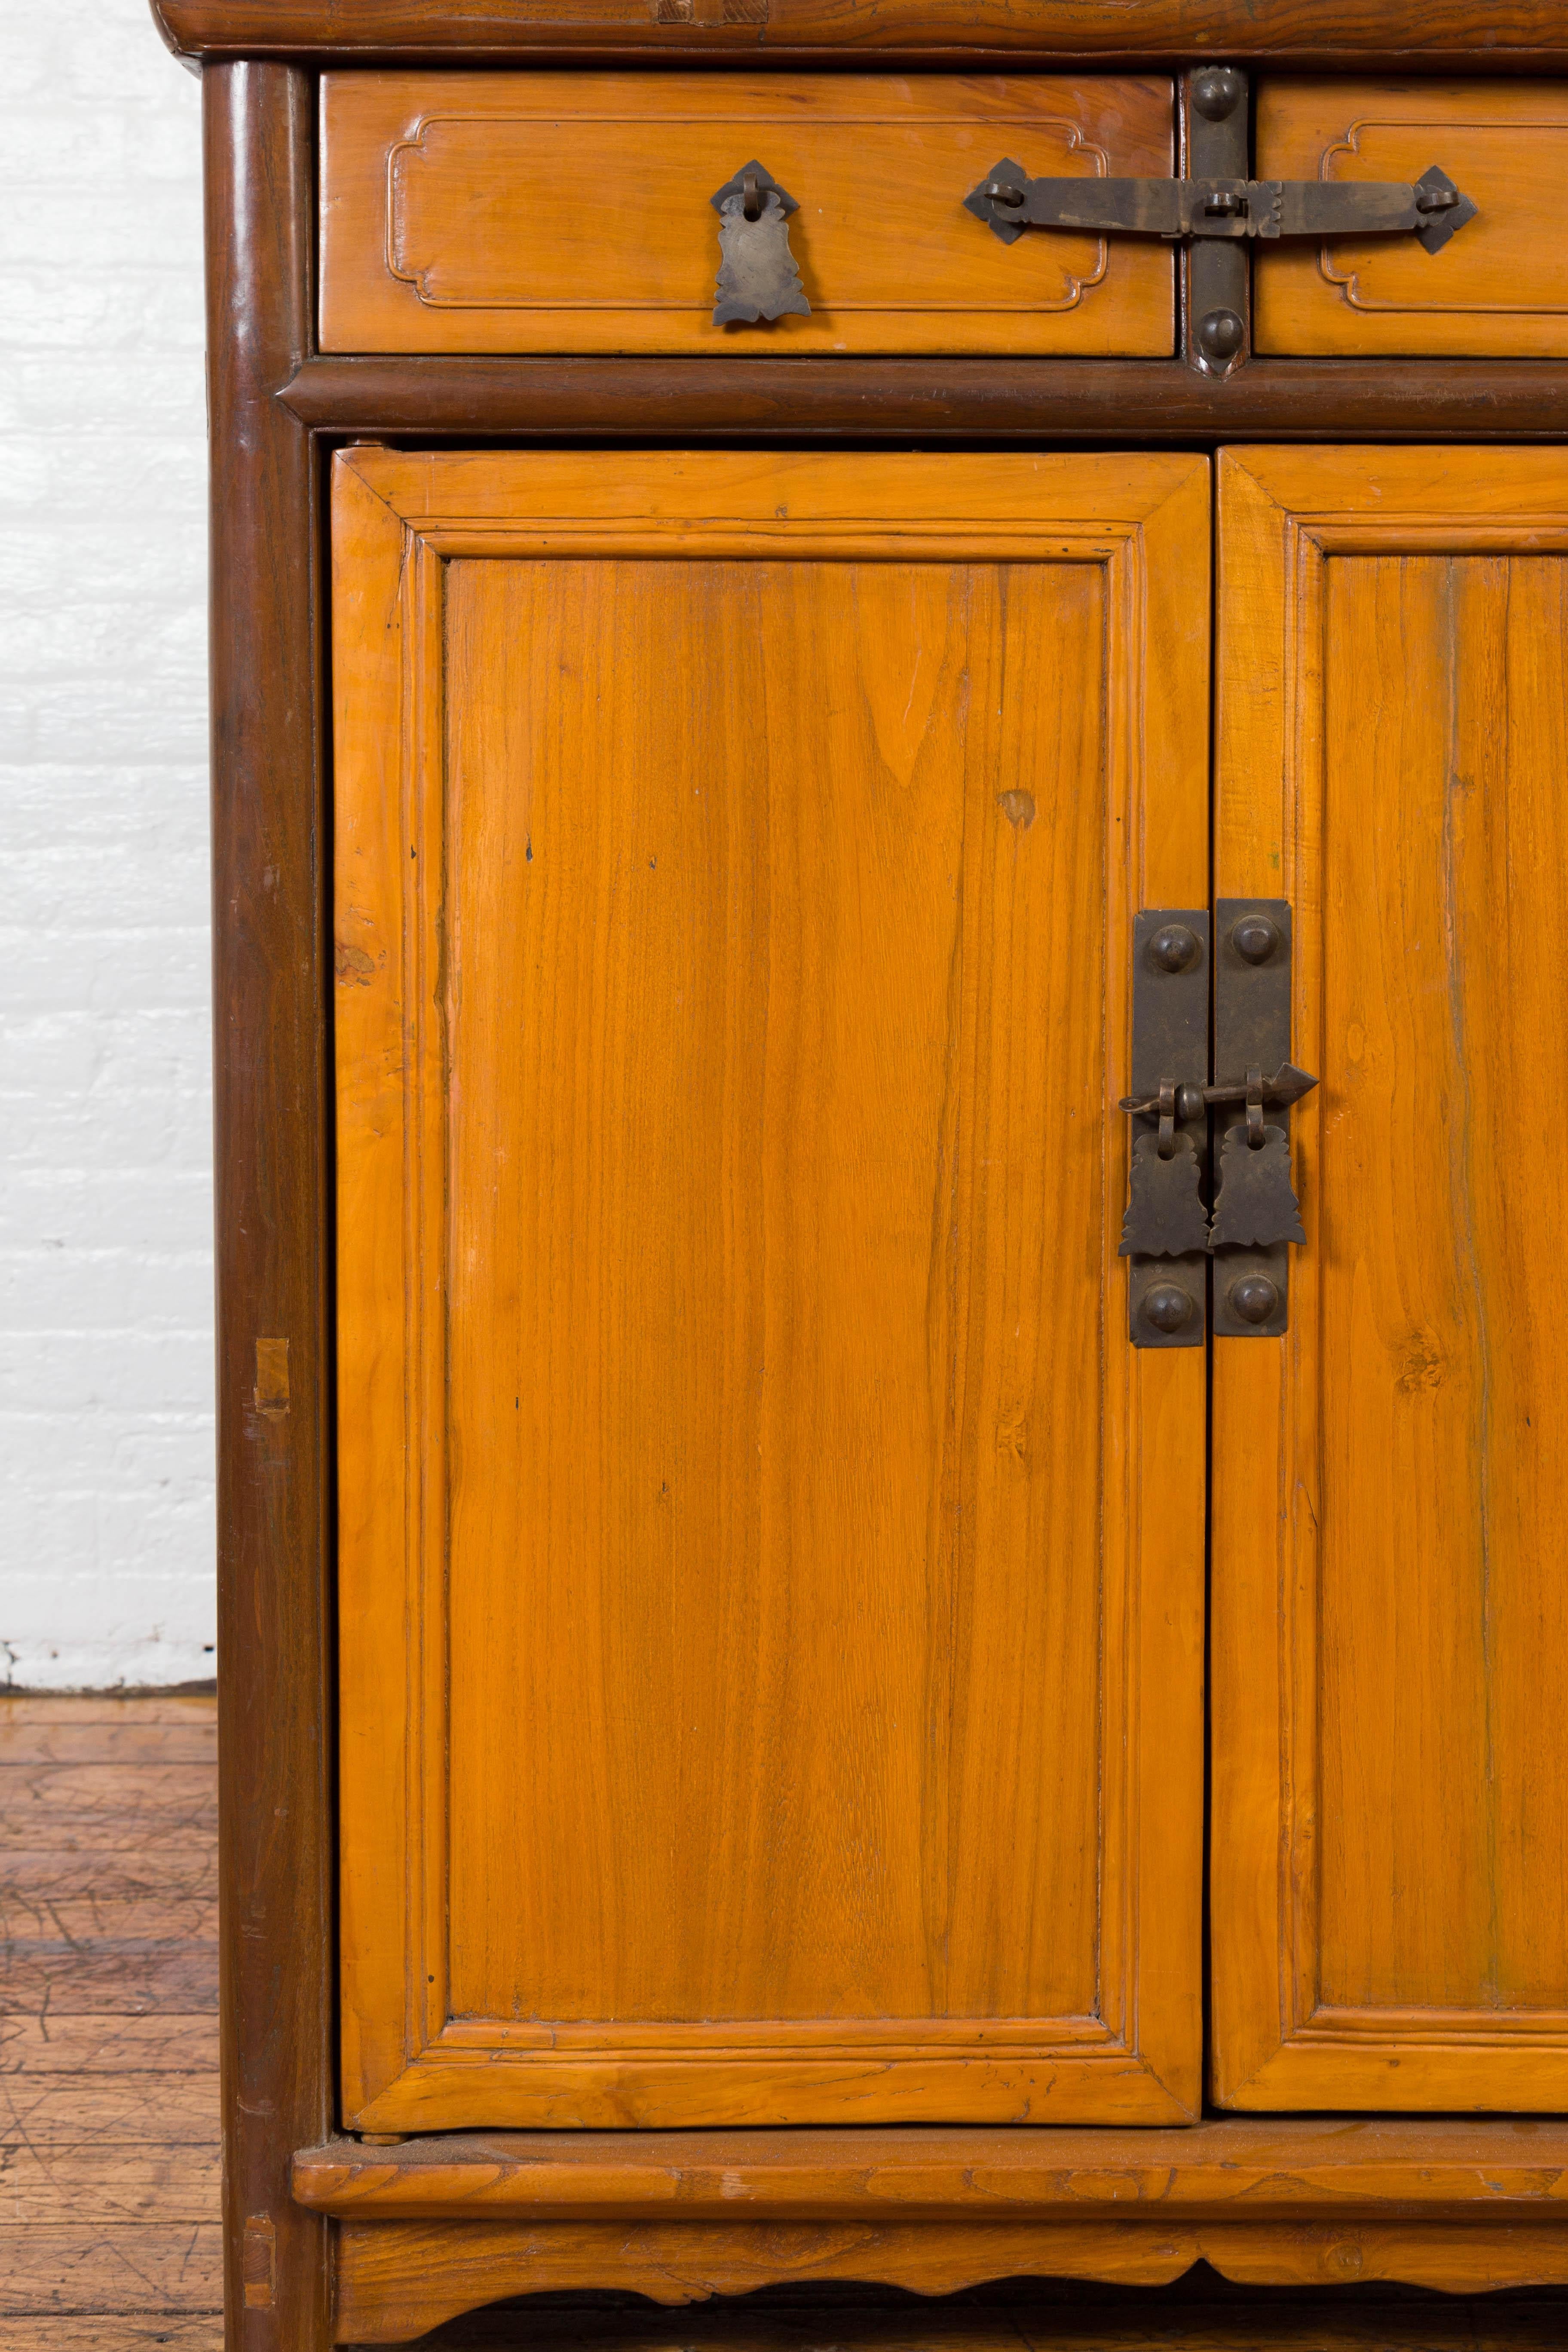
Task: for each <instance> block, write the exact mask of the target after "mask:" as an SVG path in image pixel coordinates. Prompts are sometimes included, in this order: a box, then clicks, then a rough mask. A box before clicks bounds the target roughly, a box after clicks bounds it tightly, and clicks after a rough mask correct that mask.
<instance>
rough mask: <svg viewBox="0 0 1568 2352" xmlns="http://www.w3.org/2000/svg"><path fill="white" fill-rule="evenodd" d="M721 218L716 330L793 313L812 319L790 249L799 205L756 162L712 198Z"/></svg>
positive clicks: (715, 316)
mask: <svg viewBox="0 0 1568 2352" xmlns="http://www.w3.org/2000/svg"><path fill="white" fill-rule="evenodd" d="M709 201H710V204H711V205H712V206H713V209H714V211H715V212H716V213H717V214H718V215H719V250H720V253H721V257H722V258H721V261H720V265H719V284H718V287H717V289H716V299H715V301H714V305H713V324H714V325H715V326H716V327H729V326H735V325H752V324H754V322H755V321H756V320H758V319H782V318H784V317H785V316H786V315H787V314H789V313H794V314H795V316H796V317H799V318H803V319H808V318H809V317H810V316H811V304H810V303H809V302H808V301H807V300H806V299H805V289H804V287H803V286H802V285H801V282H800V272H799V270H798V269H797V268H795V256H794V254H793V253H791V251H790V249H789V216H790V215H791V213H795V212H798V211H799V210H800V206H799V205H797V204H796V202H795V198H794V197H793V196H792V195H791V194H790V193H789V191H788V189H787V188H781V187H780V185H779V184H778V182H777V181H776V180H775V179H774V178H773V173H771V172H766V171H764V170H763V166H762V165H761V164H760V163H757V162H756V161H755V160H754V159H753V161H752V162H751V163H746V164H743V165H742V168H741V170H740V171H738V172H737V173H736V174H735V176H734V178H733V179H732V180H726V181H725V183H724V184H723V186H722V187H721V188H718V189H715V191H714V193H713V194H712V195H711V196H710V199H709Z"/></svg>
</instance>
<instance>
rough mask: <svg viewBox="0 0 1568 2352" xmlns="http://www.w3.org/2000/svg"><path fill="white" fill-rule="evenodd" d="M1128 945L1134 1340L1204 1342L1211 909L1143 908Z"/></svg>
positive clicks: (1147, 1343)
mask: <svg viewBox="0 0 1568 2352" xmlns="http://www.w3.org/2000/svg"><path fill="white" fill-rule="evenodd" d="M1132 940H1133V976H1132V1073H1131V1075H1132V1082H1133V1085H1134V1087H1136V1088H1138V1089H1139V1092H1138V1094H1137V1097H1136V1107H1135V1108H1133V1132H1132V1152H1131V1166H1130V1171H1129V1192H1128V1203H1127V1213H1126V1216H1125V1218H1124V1220H1123V1222H1122V1227H1121V1255H1122V1256H1123V1257H1124V1258H1126V1259H1127V1260H1128V1270H1127V1276H1128V1279H1127V1328H1128V1336H1129V1337H1130V1339H1131V1341H1132V1344H1133V1346H1134V1347H1137V1348H1201V1347H1202V1345H1203V1343H1204V1333H1205V1324H1206V1321H1207V1316H1206V1312H1205V1300H1206V1297H1207V1289H1208V1284H1207V1276H1206V1273H1205V1267H1206V1265H1207V1250H1208V1212H1207V1210H1206V1209H1205V1206H1204V1201H1203V1181H1204V1176H1205V1172H1206V1170H1207V1166H1208V1109H1207V1106H1206V1104H1205V1100H1204V1088H1205V1084H1206V1082H1207V1077H1208V999H1209V955H1208V944H1209V918H1208V910H1207V908H1202V907H1199V908H1184V907H1180V908H1171V907H1164V908H1144V909H1143V910H1142V913H1141V914H1140V915H1139V916H1138V918H1137V919H1136V921H1135V923H1134V925H1133V933H1132ZM1124 1108H1125V1106H1124Z"/></svg>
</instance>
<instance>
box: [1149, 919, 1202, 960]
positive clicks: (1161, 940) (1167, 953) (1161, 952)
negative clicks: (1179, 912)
mask: <svg viewBox="0 0 1568 2352" xmlns="http://www.w3.org/2000/svg"><path fill="white" fill-rule="evenodd" d="M1197 954H1198V935H1197V933H1196V932H1195V931H1192V930H1189V929H1187V926H1186V924H1185V923H1162V925H1161V926H1160V929H1158V930H1157V931H1156V932H1155V934H1154V936H1153V938H1152V940H1150V942H1149V961H1150V962H1151V963H1152V964H1154V965H1156V966H1157V967H1158V969H1159V970H1160V971H1186V970H1187V969H1188V967H1189V966H1190V965H1191V964H1192V963H1193V962H1194V960H1195V958H1196V956H1197Z"/></svg>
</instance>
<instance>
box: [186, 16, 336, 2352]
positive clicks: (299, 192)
mask: <svg viewBox="0 0 1568 2352" xmlns="http://www.w3.org/2000/svg"><path fill="white" fill-rule="evenodd" d="M203 93H204V110H205V159H206V166H205V168H206V244H207V344H208V351H209V353H210V359H209V364H208V414H209V418H210V427H211V448H212V467H213V476H212V513H211V558H212V573H211V578H212V588H211V625H212V730H213V803H212V804H213V873H214V906H215V908H216V910H217V919H216V922H215V927H214V941H213V1001H214V1048H215V1115H216V1217H217V1286H218V1311H217V1321H218V1359H217V1396H218V1496H217V1515H218V1658H219V1661H220V1665H221V1671H222V1675H223V1679H224V1702H223V1713H222V1717H221V1722H220V1742H219V1807H220V1811H221V1814H222V1823H223V1841H224V1853H225V1864H224V1902H223V1915H222V1920H221V1937H220V1941H221V1999H222V2009H223V2016H224V2051H225V2056H224V2068H225V2077H224V2113H225V2136H226V2137H225V2147H226V2161H225V2184H226V2187H225V2194H226V2242H227V2246H228V2250H229V2262H230V2281H229V2301H230V2308H231V2312H232V2314H233V2317H232V2321H231V2329H230V2337H229V2342H230V2347H231V2352H239V2347H245V2352H279V2347H283V2346H284V2345H287V2347H288V2352H312V2347H317V2346H319V2345H321V2344H324V2343H325V2342H326V2341H327V2316H326V2285H325V2263H326V2253H327V2247H326V2232H325V2231H324V2230H323V2228H322V2227H321V2224H320V2223H319V2222H317V2221H314V2220H312V2219H311V2217H310V2216H309V2215H307V2214H304V2213H301V2212H300V2211H299V2210H298V2209H297V2208H294V2207H292V2206H290V2204H289V2193H288V2172H289V2157H290V2155H291V2154H292V2152H293V2150H294V2148H296V2147H299V2146H300V2142H301V2141H302V2140H304V2139H309V2138H314V2137H319V2135H320V2134H321V2131H323V2130H325V2129H326V2128H327V2126H328V2123H329V2120H330V2118H331V2102H332V2080H331V1998H332V1997H331V1984H332V1954H331V1944H332V1906H331V1886H330V1876H331V1864H330V1855H331V1824H330V1816H329V1802H330V1797H329V1790H330V1780H331V1728H330V1727H331V1692H330V1690H329V1686H328V1674H327V1604H328V1590H327V1560H328V1557H329V1546H330V1528H329V1517H328V1469H329V1454H328V1442H329V1427H328V1414H329V1406H330V1392H329V1380H328V1367H329V1363H330V1359H331V1331H330V1319H329V1312H328V1306H327V1275H328V1232H329V1200H328V1185H327V1165H326V1136H327V1089H326V1070H325V1065H326V1057H327V1050H328V1034H327V1020H326V1006H327V1003H328V1001H329V982H328V979H327V969H326V956H325V950H326V945H327V929H326V926H327V907H326V903H325V898H324V886H323V852H324V846H325V835H324V832H323V827H322V815H321V810H322V793H323V781H324V780H323V775H322V771H321V761H320V758H319V751H318V730H319V727H320V723H321V709H320V706H319V701H318V698H317V695H316V691H315V680H316V677H317V675H318V670H319V667H320V663H321V644H320V638H319V623H320V583H319V572H318V565H319V548H318V543H317V535H316V520H315V514H316V508H315V501H316V492H317V476H316V470H315V463H314V457H313V454H312V447H311V442H310V435H309V434H308V433H307V432H305V431H303V430H302V429H301V428H300V425H298V424H297V422H296V421H295V420H294V419H293V418H292V417H290V415H289V413H288V412H287V410H285V409H283V408H282V407H281V406H280V405H279V403H278V402H277V400H276V398H275V396H274V395H275V394H276V392H277V390H278V388H279V385H280V384H282V383H286V382H287V381H288V379H289V376H290V375H291V374H292V373H294V372H295V370H296V369H297V368H298V366H299V364H300V358H301V356H302V354H303V352H304V351H305V349H306V347H307V345H308V342H309V341H310V247H309V235H310V209H311V202H312V193H313V192H312V177H313V154H312V138H311V121H310V95H311V93H310V86H309V84H308V82H307V80H306V78H305V76H304V75H303V74H302V73H300V72H299V71H297V70H295V69H294V68H291V67H288V66H282V65H268V64H249V63H246V64H237V65H225V66H220V67H216V68H214V70H213V71H212V72H210V73H207V74H205V76H204V78H203ZM261 1334H266V1335H268V1336H273V1337H277V1336H281V1337H284V1338H286V1339H288V1342H289V1372H290V1392H291V1393H290V1402H289V1409H288V1411H287V1412H282V1413H279V1412H258V1410H257V1408H256V1370H257V1352H256V1342H257V1339H258V1335H261ZM255 2214H269V2215H270V2216H271V2217H272V2218H273V2221H274V2222H275V2226H276V2229H277V2231H278V2264H277V2276H278V2288H277V2294H276V2297H275V2300H274V2302H273V2303H272V2305H270V2306H267V2307H262V2306H258V2305H254V2304H252V2305H247V2304H246V2303H245V2301H244V2299H243V2294H242V2291H241V2282H240V2276H239V2268H238V2265H239V2259H240V2249H241V2243H242V2234H243V2231H244V2226H245V2221H246V2219H247V2216H248V2215H255Z"/></svg>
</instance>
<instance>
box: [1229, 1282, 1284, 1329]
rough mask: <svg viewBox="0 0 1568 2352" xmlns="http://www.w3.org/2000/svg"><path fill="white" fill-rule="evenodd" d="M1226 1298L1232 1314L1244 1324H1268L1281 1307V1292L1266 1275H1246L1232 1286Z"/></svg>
mask: <svg viewBox="0 0 1568 2352" xmlns="http://www.w3.org/2000/svg"><path fill="white" fill-rule="evenodd" d="M1226 1303H1227V1304H1228V1306H1229V1307H1230V1311H1231V1313H1232V1314H1233V1315H1235V1316H1237V1317H1238V1318H1240V1320H1241V1321H1242V1322H1243V1323H1267V1322H1268V1318H1269V1317H1270V1316H1271V1315H1272V1314H1274V1313H1275V1312H1276V1311H1277V1309H1278V1307H1279V1286H1278V1285H1277V1284H1275V1283H1272V1282H1270V1281H1269V1279H1268V1276H1267V1275H1266V1274H1244V1275H1243V1276H1242V1277H1241V1279H1240V1281H1239V1282H1233V1283H1232V1284H1231V1286H1230V1288H1229V1290H1228V1291H1227V1292H1226Z"/></svg>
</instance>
